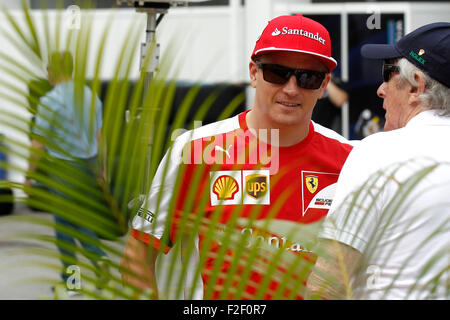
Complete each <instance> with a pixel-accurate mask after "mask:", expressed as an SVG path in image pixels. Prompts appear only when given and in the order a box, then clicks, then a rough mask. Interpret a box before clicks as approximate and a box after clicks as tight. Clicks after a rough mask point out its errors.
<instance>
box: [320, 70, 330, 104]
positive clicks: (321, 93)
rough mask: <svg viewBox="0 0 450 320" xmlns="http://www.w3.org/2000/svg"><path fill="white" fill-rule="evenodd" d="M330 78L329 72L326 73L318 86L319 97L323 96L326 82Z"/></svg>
mask: <svg viewBox="0 0 450 320" xmlns="http://www.w3.org/2000/svg"><path fill="white" fill-rule="evenodd" d="M330 80H331V73H327V75H326V76H325V79H323V81H322V85H321V86H320V88H319V90H320V95H319V99H320V98H322V97H323V95H324V93H325V90H327V86H328V82H330Z"/></svg>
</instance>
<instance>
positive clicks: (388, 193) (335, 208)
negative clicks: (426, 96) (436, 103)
mask: <svg viewBox="0 0 450 320" xmlns="http://www.w3.org/2000/svg"><path fill="white" fill-rule="evenodd" d="M319 236H320V237H322V238H327V239H336V240H338V241H339V242H342V243H345V244H347V245H349V246H351V247H353V248H355V249H357V250H358V251H360V252H361V253H362V255H363V260H364V262H363V264H362V267H361V269H360V270H358V272H356V275H355V277H354V278H353V279H352V280H353V288H354V294H355V297H356V298H360V299H449V291H450V289H449V281H450V279H449V272H450V271H449V265H450V253H449V252H450V244H449V243H450V117H441V116H438V115H437V113H436V112H435V111H424V112H421V113H420V114H418V115H417V116H415V117H414V118H412V119H411V120H410V121H409V122H408V124H407V125H406V126H405V127H404V128H401V129H398V130H394V131H389V132H382V133H378V134H374V135H372V136H369V137H367V138H366V139H364V140H362V141H361V143H360V144H359V145H358V146H356V147H355V148H354V149H353V151H352V152H351V153H350V155H349V157H348V159H347V161H346V163H345V165H344V167H343V169H342V171H341V175H340V177H339V180H338V187H337V191H336V195H335V198H334V201H333V204H332V206H331V208H330V211H329V213H328V216H327V218H326V220H325V222H324V226H323V230H322V231H321V233H320V235H319ZM446 269H447V270H446ZM435 284H436V285H437V287H436V288H435V289H436V290H435V289H433V287H434V285H435Z"/></svg>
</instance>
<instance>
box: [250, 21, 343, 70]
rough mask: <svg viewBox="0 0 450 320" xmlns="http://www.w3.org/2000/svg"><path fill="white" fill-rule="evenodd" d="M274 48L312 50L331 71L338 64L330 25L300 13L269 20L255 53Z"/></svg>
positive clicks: (253, 54) (306, 51)
mask: <svg viewBox="0 0 450 320" xmlns="http://www.w3.org/2000/svg"><path fill="white" fill-rule="evenodd" d="M274 51H290V52H299V53H302V54H309V55H313V56H315V57H316V58H317V59H319V60H320V61H322V62H323V63H324V64H325V66H326V67H327V68H328V70H329V71H331V70H333V69H334V68H335V67H336V66H337V62H336V60H334V59H333V58H332V57H331V41H330V35H329V34H328V31H327V29H325V27H324V26H322V25H321V24H320V23H318V22H316V21H314V20H312V19H309V18H306V17H304V16H302V15H301V14H297V15H289V16H287V15H285V16H279V17H277V18H274V19H272V20H271V21H269V23H268V24H267V26H266V27H265V29H264V31H263V32H262V34H261V36H260V37H259V39H258V40H257V41H256V45H255V48H254V50H253V53H252V57H251V58H252V59H253V60H254V58H255V56H257V55H261V54H266V53H270V52H274Z"/></svg>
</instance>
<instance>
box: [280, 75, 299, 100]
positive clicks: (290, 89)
mask: <svg viewBox="0 0 450 320" xmlns="http://www.w3.org/2000/svg"><path fill="white" fill-rule="evenodd" d="M297 90H298V86H297V79H296V78H295V75H291V77H290V78H289V80H288V82H286V83H285V85H284V86H283V91H284V92H286V93H287V94H290V95H294V94H297Z"/></svg>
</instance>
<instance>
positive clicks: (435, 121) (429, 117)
mask: <svg viewBox="0 0 450 320" xmlns="http://www.w3.org/2000/svg"><path fill="white" fill-rule="evenodd" d="M423 125H426V126H450V117H449V116H441V115H439V110H425V111H422V112H421V113H419V114H417V115H416V116H414V117H413V118H412V119H411V120H409V122H408V123H407V124H406V126H405V127H414V126H423Z"/></svg>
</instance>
